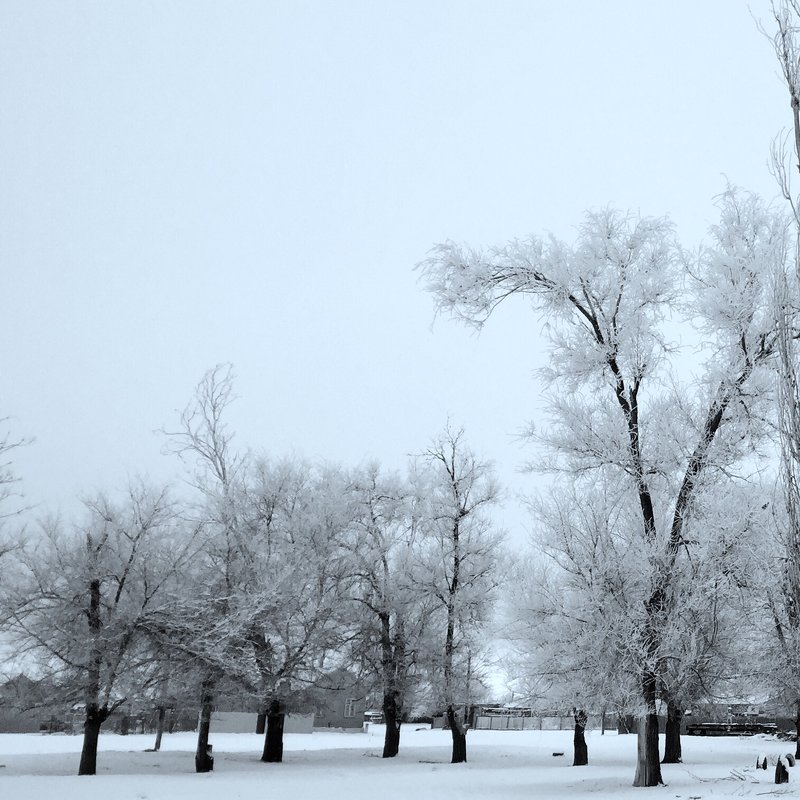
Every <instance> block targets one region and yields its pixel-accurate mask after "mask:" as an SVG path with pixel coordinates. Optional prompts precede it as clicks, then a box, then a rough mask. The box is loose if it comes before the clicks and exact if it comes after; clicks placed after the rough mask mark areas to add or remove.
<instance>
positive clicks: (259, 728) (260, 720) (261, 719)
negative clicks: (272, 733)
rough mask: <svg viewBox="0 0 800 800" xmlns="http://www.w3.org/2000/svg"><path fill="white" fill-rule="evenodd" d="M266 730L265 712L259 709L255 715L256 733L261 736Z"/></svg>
mask: <svg viewBox="0 0 800 800" xmlns="http://www.w3.org/2000/svg"><path fill="white" fill-rule="evenodd" d="M266 730H267V712H266V710H265V711H259V712H258V716H257V717H256V733H257V734H258V735H259V736H263V735H264V732H265V731H266Z"/></svg>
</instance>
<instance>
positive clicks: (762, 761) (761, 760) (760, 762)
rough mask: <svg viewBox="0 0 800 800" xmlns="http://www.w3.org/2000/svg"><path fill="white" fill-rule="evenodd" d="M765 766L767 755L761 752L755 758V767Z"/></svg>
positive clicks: (764, 767)
mask: <svg viewBox="0 0 800 800" xmlns="http://www.w3.org/2000/svg"><path fill="white" fill-rule="evenodd" d="M766 768H767V757H766V756H765V755H764V754H763V753H759V756H758V758H757V759H756V769H766Z"/></svg>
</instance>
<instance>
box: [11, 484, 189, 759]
mask: <svg viewBox="0 0 800 800" xmlns="http://www.w3.org/2000/svg"><path fill="white" fill-rule="evenodd" d="M185 544H186V543H185V541H183V539H182V537H181V535H180V528H179V526H178V524H177V522H176V516H175V512H174V509H173V506H172V504H171V502H170V500H169V497H168V495H167V493H166V491H164V490H155V491H154V490H151V489H148V488H146V487H143V486H137V487H133V488H131V489H130V491H129V493H128V496H127V497H126V499H125V500H124V502H121V503H117V504H115V503H112V502H111V501H110V500H108V499H107V498H105V497H99V498H98V499H97V500H95V501H92V502H90V503H87V516H86V519H85V521H84V522H83V523H82V524H80V525H77V526H75V527H74V528H72V529H70V528H67V527H65V526H64V525H63V524H61V523H60V522H57V521H55V522H52V523H49V524H47V525H46V526H45V527H44V529H43V531H42V535H41V536H40V537H39V538H38V539H37V540H32V542H31V543H30V545H29V546H28V547H27V548H26V549H24V550H23V551H22V552H20V553H19V554H18V556H17V558H16V572H17V580H16V581H15V582H14V585H13V586H11V587H6V590H5V591H4V596H3V605H4V607H5V615H6V617H7V619H8V620H9V623H8V626H7V628H8V632H9V635H10V636H11V637H12V640H13V641H14V642H15V643H16V645H17V647H18V651H19V652H20V653H21V654H24V655H25V656H26V657H29V658H31V659H32V660H33V661H34V663H36V664H37V668H38V670H39V672H40V673H41V674H42V675H45V676H47V677H48V678H49V679H50V680H51V682H52V684H53V685H54V686H56V687H59V689H60V691H61V695H62V699H63V700H64V702H70V703H81V704H82V705H83V708H84V710H85V723H84V739H83V750H82V753H81V761H80V766H79V770H78V774H79V775H94V774H95V772H96V769H97V741H98V736H99V733H100V728H101V726H102V724H103V723H104V722H105V721H106V720H107V719H108V717H109V715H110V714H111V713H112V712H113V711H114V710H115V709H116V708H118V707H119V706H120V705H121V704H122V703H123V702H125V699H126V696H125V694H123V693H122V692H124V687H125V686H126V684H127V685H128V686H132V685H136V684H137V683H141V682H146V678H147V674H148V672H147V670H146V669H144V667H145V666H146V665H147V664H148V663H149V662H150V659H151V655H150V652H149V650H148V649H147V647H146V646H145V644H144V638H143V635H142V623H143V620H144V619H145V617H146V615H147V613H148V611H149V609H150V608H151V607H152V606H153V605H154V604H157V603H158V602H159V600H160V598H161V596H162V595H164V594H166V593H167V592H168V591H169V590H170V589H172V588H173V587H174V584H175V582H176V581H177V579H178V576H179V574H180V570H181V567H182V565H183V563H184V559H185V556H186V547H185Z"/></svg>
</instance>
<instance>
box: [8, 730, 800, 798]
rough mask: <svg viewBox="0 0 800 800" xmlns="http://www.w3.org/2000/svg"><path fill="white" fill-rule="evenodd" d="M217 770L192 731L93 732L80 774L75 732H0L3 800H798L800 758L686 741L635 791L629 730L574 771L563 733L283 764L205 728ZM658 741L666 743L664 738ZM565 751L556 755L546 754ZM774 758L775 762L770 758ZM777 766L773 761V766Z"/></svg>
mask: <svg viewBox="0 0 800 800" xmlns="http://www.w3.org/2000/svg"><path fill="white" fill-rule="evenodd" d="M211 741H212V743H213V745H214V757H215V769H214V772H213V773H209V774H206V775H197V774H195V772H194V744H195V735H194V734H191V733H178V734H172V735H165V736H164V741H163V745H162V750H161V752H160V753H147V752H145V749H146V748H148V747H152V743H153V737H152V736H117V735H114V734H105V735H101V737H100V754H99V756H98V774H97V775H96V776H95V777H84V778H78V777H77V776H76V775H75V772H76V771H77V768H78V754H79V752H80V747H81V737H79V736H42V735H38V734H2V735H0V765H2V766H0V797H2V798H5V799H7V800H17V799H19V800H239V799H241V800H250V798H253V799H254V800H255V798H258V800H263V799H264V798H265V797H273V798H285V799H286V800H316V798H324V800H374V799H375V798H380V800H401V798H402V800H411V799H415V798H430V799H431V800H452V799H453V798H480V800H501V799H502V800H514V799H515V798H525V800H532V799H533V798H536V800H542V799H545V800H546V798H567V797H570V798H574V797H575V796H580V797H587V798H593V800H611V799H612V798H634V797H638V798H640V800H641V798H642V797H643V796H646V797H652V796H653V795H658V796H659V797H663V798H670V800H672V799H673V798H682V800H689V798H723V797H738V798H741V797H754V798H755V797H759V796H765V795H770V796H776V795H777V796H781V795H785V796H794V797H800V764H798V766H797V767H795V768H794V770H792V774H791V778H790V780H791V783H789V784H788V785H783V786H776V785H775V784H774V782H773V781H774V772H775V771H774V767H770V769H768V770H767V772H766V773H765V772H763V771H756V769H755V762H756V756H757V755H758V754H759V752H764V753H766V754H767V755H769V756H770V757H772V756H776V755H779V754H783V753H786V752H789V751H792V750H793V749H794V745H792V744H788V743H786V742H779V741H776V740H774V739H771V738H765V737H751V738H736V737H720V738H699V737H684V740H683V750H684V763H683V764H676V765H664V767H663V775H664V780H665V782H666V784H667V785H666V786H665V787H661V788H658V789H634V788H632V787H631V782H632V780H633V773H634V755H635V751H636V737H635V736H630V735H629V736H616V735H614V734H608V733H607V734H606V735H605V736H601V735H600V733H599V731H596V732H589V733H588V734H587V742H588V745H589V760H590V765H589V766H587V767H571V766H570V764H571V760H572V759H571V748H572V734H571V732H570V731H525V732H518V731H471V732H470V733H469V736H468V740H467V741H468V756H469V759H470V760H469V763H467V764H459V765H451V764H449V763H448V761H449V747H450V735H449V733H448V732H445V731H431V730H425V729H419V730H415V729H414V726H407V727H405V728H404V729H403V733H402V740H401V750H400V755H399V756H398V757H397V758H395V759H389V760H383V759H381V758H380V752H381V746H382V742H383V727H382V726H374V727H373V728H372V729H371V730H370V732H369V733H338V732H315V733H313V734H305V735H303V734H287V735H286V737H285V750H284V762H283V764H262V763H261V762H260V761H259V756H260V753H261V746H262V737H260V736H256V735H255V734H217V735H212V737H211ZM662 744H663V742H662ZM554 752H563V753H564V755H563V756H554V755H553V753H554ZM771 760H772V759H771ZM773 763H774V762H773Z"/></svg>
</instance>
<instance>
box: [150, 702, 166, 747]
mask: <svg viewBox="0 0 800 800" xmlns="http://www.w3.org/2000/svg"><path fill="white" fill-rule="evenodd" d="M166 718H167V707H166V706H159V707H158V720H157V722H156V742H155V744H154V745H153V750H154V751H155V752H156V753H157V752H158V751H159V750H160V749H161V737H162V736H163V735H164V720H165V719H166Z"/></svg>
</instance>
